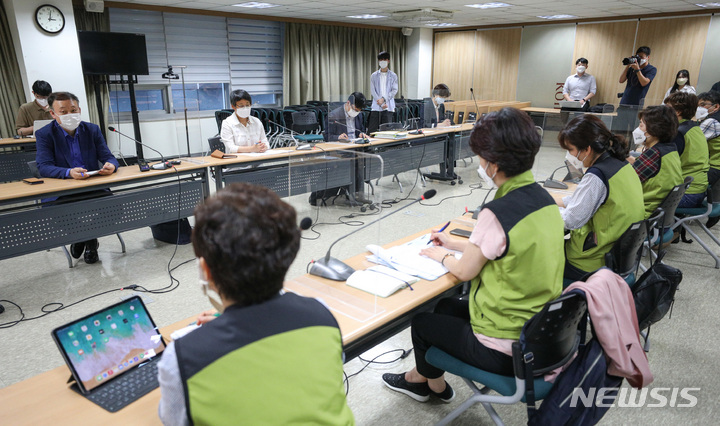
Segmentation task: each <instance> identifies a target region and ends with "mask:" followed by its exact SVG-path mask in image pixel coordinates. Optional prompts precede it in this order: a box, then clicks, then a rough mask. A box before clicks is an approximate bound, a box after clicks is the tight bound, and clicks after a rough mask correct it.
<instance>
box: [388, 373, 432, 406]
mask: <svg viewBox="0 0 720 426" xmlns="http://www.w3.org/2000/svg"><path fill="white" fill-rule="evenodd" d="M382 379H383V382H385V386H387V387H389V388H390V389H392V390H394V391H398V392H400V393H404V394H405V395H407V396H409V397H410V398H412V399H414V400H415V401H419V402H426V401H427V400H428V399H430V388H429V387H428V384H427V382H424V383H410V382H408V381H407V380H405V373H400V374H392V373H385V374H383V375H382Z"/></svg>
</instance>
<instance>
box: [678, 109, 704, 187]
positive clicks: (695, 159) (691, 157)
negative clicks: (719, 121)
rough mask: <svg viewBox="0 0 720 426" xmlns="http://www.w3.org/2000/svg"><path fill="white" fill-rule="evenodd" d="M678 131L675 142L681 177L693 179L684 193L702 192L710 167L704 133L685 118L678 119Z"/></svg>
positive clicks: (695, 124)
mask: <svg viewBox="0 0 720 426" xmlns="http://www.w3.org/2000/svg"><path fill="white" fill-rule="evenodd" d="M678 133H679V134H678V137H676V138H675V144H676V145H678V153H679V154H680V163H681V164H682V174H683V179H685V178H686V177H688V176H692V177H693V181H692V183H691V184H690V186H689V187H688V189H687V191H685V193H686V194H704V193H705V192H706V191H707V186H708V177H707V173H708V169H709V168H710V165H709V163H708V161H709V157H710V154H709V153H708V143H707V140H706V139H705V135H704V134H703V132H702V130H700V126H698V124H697V123H696V122H694V121H688V120H685V119H681V120H680V126H678ZM680 136H682V138H680Z"/></svg>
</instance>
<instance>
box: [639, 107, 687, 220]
mask: <svg viewBox="0 0 720 426" xmlns="http://www.w3.org/2000/svg"><path fill="white" fill-rule="evenodd" d="M639 118H640V130H642V131H643V132H644V134H645V143H644V147H643V151H642V153H641V154H640V156H639V157H637V158H635V157H628V158H627V159H628V161H629V162H630V163H631V164H632V165H633V168H634V169H635V173H637V175H638V177H639V178H640V183H642V189H643V199H644V203H645V219H647V218H648V217H650V216H652V214H653V212H654V211H655V209H656V208H657V207H658V206H659V205H660V203H662V201H663V200H664V199H665V197H667V195H668V194H669V193H670V190H672V189H673V188H674V187H675V186H676V185H680V184H681V183H682V181H683V177H682V168H681V165H680V156H679V155H678V153H677V147H676V146H675V144H674V143H673V141H672V140H673V138H674V137H675V135H676V134H677V127H678V120H677V117H676V116H675V111H673V109H672V108H670V107H669V106H666V105H658V106H651V107H648V108H646V109H645V110H643V111H640V114H639Z"/></svg>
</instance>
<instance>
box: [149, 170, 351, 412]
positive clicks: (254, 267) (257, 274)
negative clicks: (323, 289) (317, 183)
mask: <svg viewBox="0 0 720 426" xmlns="http://www.w3.org/2000/svg"><path fill="white" fill-rule="evenodd" d="M192 243H193V249H194V251H195V256H197V258H198V268H199V270H200V276H201V284H202V285H203V287H204V288H205V289H206V292H207V291H210V294H212V293H216V294H217V295H218V296H219V301H218V300H216V299H217V298H216V297H215V296H212V297H211V299H210V300H211V301H213V300H214V303H213V304H214V305H217V306H218V307H219V310H220V311H221V312H222V315H220V316H218V317H217V318H215V316H213V315H212V314H211V313H209V312H206V313H204V314H203V315H201V317H200V319H199V322H200V323H202V326H201V327H200V328H199V329H197V330H195V331H193V332H192V333H190V334H188V335H186V336H184V337H182V338H181V339H178V340H175V341H173V342H171V343H170V344H169V345H168V346H167V348H166V349H165V351H164V353H163V356H162V358H161V360H160V362H159V364H158V381H159V382H160V391H161V399H160V406H159V409H158V414H159V416H160V419H161V420H162V422H163V423H164V424H172V425H186V424H193V423H194V424H226V423H237V422H240V423H243V424H250V425H283V424H300V423H303V424H318V425H351V424H354V419H353V414H352V412H351V411H350V408H349V407H348V405H347V401H346V398H345V391H344V388H343V359H342V357H343V355H342V336H341V335H340V329H339V328H338V324H337V321H336V320H335V318H334V317H333V315H332V314H331V313H330V311H329V310H328V309H327V308H326V307H325V306H324V305H323V303H322V302H320V301H318V300H316V299H312V298H307V297H302V296H298V295H297V294H294V293H284V292H283V291H282V288H283V282H284V280H285V274H286V273H287V270H288V268H289V267H290V264H291V263H292V262H293V260H294V259H295V256H296V255H297V252H298V249H299V247H300V230H299V229H298V226H297V223H296V213H295V209H294V208H293V207H292V206H291V205H289V204H287V203H285V202H283V201H282V200H281V199H280V197H278V196H277V194H275V193H274V192H273V191H271V190H270V189H268V188H266V187H263V186H260V185H252V184H248V183H234V184H231V185H228V186H227V187H225V188H224V189H222V190H220V191H218V192H217V194H216V195H214V196H212V197H210V198H208V199H207V200H206V201H205V202H204V203H202V204H199V205H198V206H197V207H196V208H195V228H194V229H193V236H192ZM210 319H212V320H210Z"/></svg>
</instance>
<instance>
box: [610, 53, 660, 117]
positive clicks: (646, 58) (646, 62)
mask: <svg viewBox="0 0 720 426" xmlns="http://www.w3.org/2000/svg"><path fill="white" fill-rule="evenodd" d="M635 56H637V57H638V59H637V61H636V62H632V63H630V64H628V65H626V66H625V69H624V70H623V72H622V74H620V79H619V82H620V84H622V83H625V82H627V84H626V85H625V91H624V92H623V96H622V99H620V105H640V104H641V102H642V101H643V100H644V99H645V95H646V94H647V92H648V90H649V89H650V83H652V81H653V79H655V76H656V75H657V68H655V67H654V66H652V65H650V48H649V47H647V46H640V47H639V48H638V50H637V51H635Z"/></svg>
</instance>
